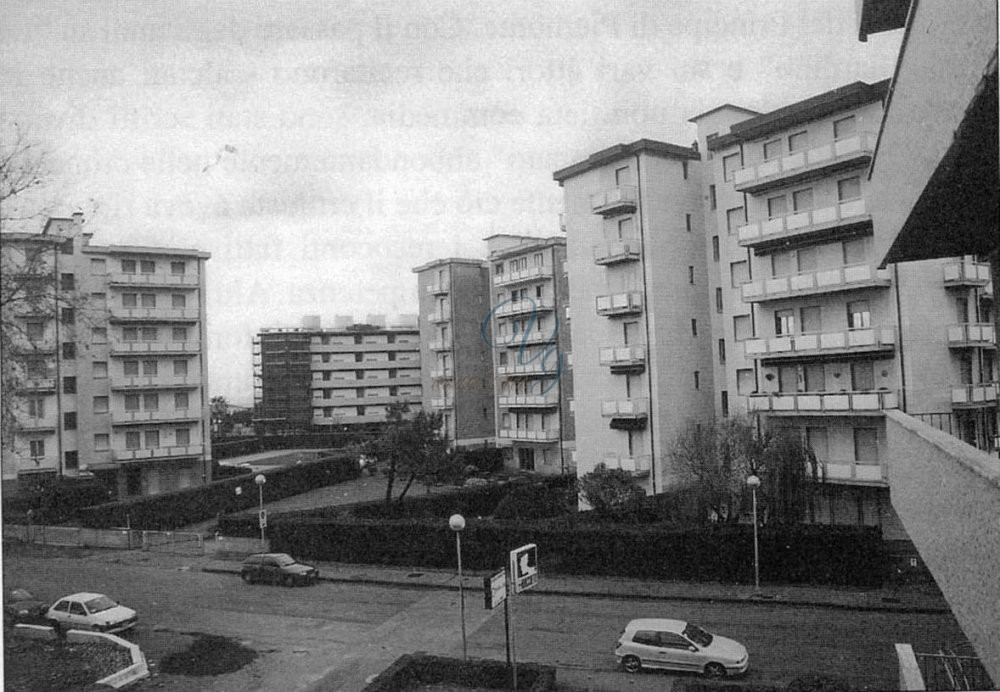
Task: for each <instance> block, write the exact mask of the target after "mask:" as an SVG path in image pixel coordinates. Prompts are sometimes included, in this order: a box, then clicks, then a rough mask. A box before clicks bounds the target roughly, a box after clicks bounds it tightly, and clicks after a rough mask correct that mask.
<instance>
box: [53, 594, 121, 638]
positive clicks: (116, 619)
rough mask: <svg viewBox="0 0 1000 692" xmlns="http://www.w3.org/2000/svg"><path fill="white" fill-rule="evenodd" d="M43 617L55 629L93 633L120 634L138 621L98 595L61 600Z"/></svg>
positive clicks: (110, 600)
mask: <svg viewBox="0 0 1000 692" xmlns="http://www.w3.org/2000/svg"><path fill="white" fill-rule="evenodd" d="M45 618H46V620H48V622H49V624H50V625H52V627H54V628H56V629H57V630H60V629H61V630H93V631H95V632H122V631H124V630H127V629H129V628H131V627H134V626H135V623H136V622H137V621H138V617H137V616H136V614H135V611H134V610H132V609H131V608H126V607H125V606H123V605H119V604H118V603H116V602H115V601H114V600H112V599H110V598H108V597H107V596H105V595H104V594H99V593H76V594H73V595H72V596H66V597H65V598H60V599H59V600H58V601H56V603H55V605H53V606H52V607H51V608H49V610H48V612H47V613H46V614H45Z"/></svg>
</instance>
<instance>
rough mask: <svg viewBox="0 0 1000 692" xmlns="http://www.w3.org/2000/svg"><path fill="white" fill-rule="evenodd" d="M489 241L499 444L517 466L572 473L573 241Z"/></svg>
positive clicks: (502, 237) (486, 322) (489, 316)
mask: <svg viewBox="0 0 1000 692" xmlns="http://www.w3.org/2000/svg"><path fill="white" fill-rule="evenodd" d="M486 243H487V251H488V260H487V261H488V264H489V267H490V276H491V291H492V299H493V303H492V305H491V306H490V309H489V310H488V311H487V312H486V314H484V315H483V318H482V319H481V324H482V325H483V334H484V335H486V334H490V335H491V339H492V340H491V343H490V346H491V349H492V351H493V371H494V376H493V378H491V383H490V386H491V387H492V394H493V395H494V396H495V397H496V398H495V405H496V423H497V429H496V439H497V446H499V447H501V448H502V449H503V450H504V458H505V464H506V465H507V466H508V467H510V468H519V469H522V470H526V471H535V472H538V473H547V474H557V473H573V467H574V464H575V461H574V450H575V449H576V442H575V440H576V426H575V423H574V413H573V410H572V404H571V402H575V400H576V394H575V393H574V385H573V373H572V370H571V368H570V363H571V361H572V341H571V339H570V329H569V324H568V322H569V317H570V311H569V302H570V297H571V296H570V291H569V285H568V275H567V270H566V240H565V238H562V237H551V238H534V237H530V236H520V235H507V234H498V235H494V236H490V237H488V238H486ZM487 329H488V330H489V331H487ZM481 338H483V337H480V339H481Z"/></svg>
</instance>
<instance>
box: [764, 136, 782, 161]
mask: <svg viewBox="0 0 1000 692" xmlns="http://www.w3.org/2000/svg"><path fill="white" fill-rule="evenodd" d="M781 153H782V152H781V140H780V139H772V140H771V141H770V142H764V160H765V161H770V160H771V159H776V158H778V157H779V156H781Z"/></svg>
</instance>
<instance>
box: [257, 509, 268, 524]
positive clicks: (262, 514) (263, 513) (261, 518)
mask: <svg viewBox="0 0 1000 692" xmlns="http://www.w3.org/2000/svg"><path fill="white" fill-rule="evenodd" d="M257 524H258V525H259V526H260V528H262V529H266V528H267V510H266V509H262V510H260V511H259V512H258V513H257Z"/></svg>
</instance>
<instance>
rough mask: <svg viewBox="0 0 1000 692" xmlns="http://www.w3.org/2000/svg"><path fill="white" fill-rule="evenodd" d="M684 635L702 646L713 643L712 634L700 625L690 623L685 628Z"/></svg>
mask: <svg viewBox="0 0 1000 692" xmlns="http://www.w3.org/2000/svg"><path fill="white" fill-rule="evenodd" d="M684 636H685V637H687V638H688V639H690V640H691V641H693V642H694V643H695V644H697V645H698V646H700V647H702V648H704V647H706V646H709V645H711V643H712V635H710V634H709V633H708V632H706V631H705V630H703V629H702V628H700V627H698V625H692V624H690V623H689V624H688V625H687V627H685V628H684Z"/></svg>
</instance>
